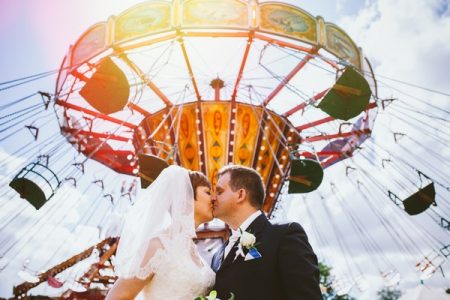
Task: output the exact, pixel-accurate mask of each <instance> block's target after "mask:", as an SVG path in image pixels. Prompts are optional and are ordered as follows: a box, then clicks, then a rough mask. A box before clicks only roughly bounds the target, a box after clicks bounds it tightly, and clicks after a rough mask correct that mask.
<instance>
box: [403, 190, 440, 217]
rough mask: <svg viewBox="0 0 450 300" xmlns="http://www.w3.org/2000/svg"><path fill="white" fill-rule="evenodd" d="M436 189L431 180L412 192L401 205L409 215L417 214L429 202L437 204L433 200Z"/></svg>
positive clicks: (429, 203)
mask: <svg viewBox="0 0 450 300" xmlns="http://www.w3.org/2000/svg"><path fill="white" fill-rule="evenodd" d="M435 197H436V191H435V189H434V183H433V182H431V183H429V184H428V185H427V186H425V187H424V188H421V189H420V190H418V191H417V192H416V193H414V194H412V195H411V196H409V197H408V198H406V199H405V200H403V205H404V207H405V211H406V212H407V213H408V214H409V215H412V216H413V215H417V214H420V213H422V212H424V211H425V210H426V209H427V208H428V207H430V205H431V204H433V205H435V206H436V205H437V204H436V202H435Z"/></svg>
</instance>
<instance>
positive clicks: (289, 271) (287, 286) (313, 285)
mask: <svg viewBox="0 0 450 300" xmlns="http://www.w3.org/2000/svg"><path fill="white" fill-rule="evenodd" d="M264 197H265V192H264V184H263V182H262V179H261V176H260V175H259V174H258V173H257V172H256V171H255V170H253V169H251V168H247V167H243V166H237V165H230V166H226V167H224V168H222V169H221V170H220V172H219V174H218V181H217V185H216V193H215V195H214V196H213V198H212V199H213V205H214V215H215V217H217V218H219V219H221V220H222V221H224V222H225V223H227V224H228V225H229V226H230V228H231V231H232V234H231V236H230V239H229V240H228V242H227V243H225V244H224V245H223V246H222V248H221V249H220V250H219V251H218V252H217V253H216V254H215V255H214V257H213V260H212V263H211V264H212V268H213V269H214V271H215V272H216V283H215V286H214V288H213V289H215V290H216V291H217V292H218V297H219V298H220V299H228V297H229V296H230V293H233V294H234V295H235V299H236V300H252V299H258V300H262V299H267V300H276V299H282V300H290V299H297V300H300V299H304V300H316V299H317V300H322V294H321V292H320V288H319V268H318V264H317V257H316V255H315V254H314V252H313V250H312V248H311V246H310V244H309V243H308V238H307V236H306V233H305V231H304V230H303V228H302V227H301V226H300V225H299V224H298V223H289V224H283V225H272V224H271V223H270V222H269V221H268V220H267V218H266V216H265V215H264V214H263V213H262V212H261V208H262V206H263V201H264Z"/></svg>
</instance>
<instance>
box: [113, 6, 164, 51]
mask: <svg viewBox="0 0 450 300" xmlns="http://www.w3.org/2000/svg"><path fill="white" fill-rule="evenodd" d="M171 9H172V7H171V3H162V2H155V3H144V4H141V5H137V6H135V7H133V8H131V9H129V10H127V11H125V12H124V13H123V14H121V15H119V16H118V17H117V20H116V23H115V40H116V41H118V42H121V41H124V40H129V39H133V38H138V37H142V36H147V35H151V34H154V33H158V32H162V31H166V30H170V29H171Z"/></svg>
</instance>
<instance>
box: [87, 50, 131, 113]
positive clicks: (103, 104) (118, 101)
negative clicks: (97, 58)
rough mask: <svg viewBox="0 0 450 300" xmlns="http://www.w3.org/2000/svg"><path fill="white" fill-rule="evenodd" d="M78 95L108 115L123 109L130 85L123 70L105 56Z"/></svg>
mask: <svg viewBox="0 0 450 300" xmlns="http://www.w3.org/2000/svg"><path fill="white" fill-rule="evenodd" d="M80 95H81V96H82V97H83V98H84V99H85V100H86V101H87V102H88V103H89V104H90V105H91V106H92V107H94V108H95V109H96V110H98V111H99V112H101V113H104V114H107V115H108V114H112V113H115V112H118V111H121V110H123V108H124V107H125V105H126V104H127V102H128V97H129V95H130V85H129V83H128V80H127V77H126V76H125V74H124V73H123V71H122V70H121V69H120V68H119V67H118V66H117V65H116V64H115V63H114V62H113V61H112V60H111V59H110V58H109V57H106V58H104V59H103V60H102V61H101V62H100V63H99V64H98V66H97V70H96V71H95V73H94V75H92V77H91V78H90V79H89V80H88V81H87V82H86V84H85V85H84V86H83V88H82V89H81V90H80Z"/></svg>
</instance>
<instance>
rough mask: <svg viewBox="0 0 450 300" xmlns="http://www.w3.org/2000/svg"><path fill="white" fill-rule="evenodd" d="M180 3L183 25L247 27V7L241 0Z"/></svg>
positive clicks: (195, 0)
mask: <svg viewBox="0 0 450 300" xmlns="http://www.w3.org/2000/svg"><path fill="white" fill-rule="evenodd" d="M182 5H183V13H182V17H183V19H182V22H181V23H182V26H183V27H191V26H192V27H209V26H220V27H232V28H236V27H239V28H248V7H247V4H246V3H244V2H242V1H238V0H188V1H185V2H183V4H182Z"/></svg>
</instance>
